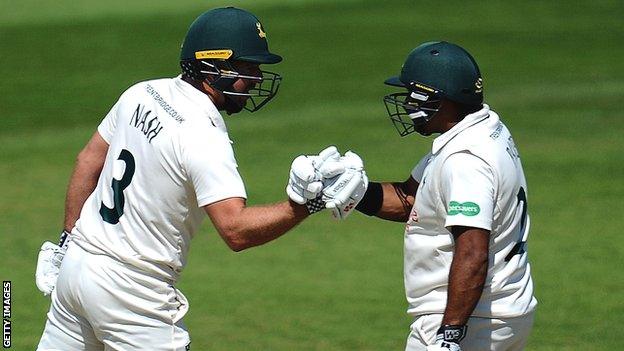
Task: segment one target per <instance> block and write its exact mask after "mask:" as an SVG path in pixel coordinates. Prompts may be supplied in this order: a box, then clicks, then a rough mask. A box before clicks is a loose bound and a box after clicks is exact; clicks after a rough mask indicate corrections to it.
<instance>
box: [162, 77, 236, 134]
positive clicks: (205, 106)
mask: <svg viewBox="0 0 624 351" xmlns="http://www.w3.org/2000/svg"><path fill="white" fill-rule="evenodd" d="M174 82H175V85H176V87H177V88H178V89H180V91H181V92H182V94H184V95H185V96H186V97H187V98H188V99H189V100H191V101H193V102H194V103H196V104H197V105H198V106H199V107H200V108H201V109H202V110H203V113H204V115H205V116H206V117H208V119H210V122H211V123H212V125H213V126H215V127H217V128H218V129H219V130H221V131H223V132H224V133H227V127H226V126H225V121H224V120H223V116H221V113H220V112H219V110H218V109H217V107H216V106H215V104H214V103H213V102H212V100H211V99H210V98H209V97H208V95H206V94H204V93H202V92H201V91H199V90H198V89H197V88H195V87H194V86H192V85H191V84H189V83H187V82H185V81H184V80H183V79H182V75H179V76H177V77H175V78H174Z"/></svg>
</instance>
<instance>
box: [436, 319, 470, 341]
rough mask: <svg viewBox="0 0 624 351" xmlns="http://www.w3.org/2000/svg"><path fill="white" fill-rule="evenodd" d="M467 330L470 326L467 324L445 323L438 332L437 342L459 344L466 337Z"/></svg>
mask: <svg viewBox="0 0 624 351" xmlns="http://www.w3.org/2000/svg"><path fill="white" fill-rule="evenodd" d="M467 330H468V327H467V326H466V325H449V324H445V325H443V326H441V327H440V328H439V329H438V331H437V332H436V343H440V342H447V343H454V344H457V345H459V343H460V342H461V341H462V340H463V339H464V337H466V331H467Z"/></svg>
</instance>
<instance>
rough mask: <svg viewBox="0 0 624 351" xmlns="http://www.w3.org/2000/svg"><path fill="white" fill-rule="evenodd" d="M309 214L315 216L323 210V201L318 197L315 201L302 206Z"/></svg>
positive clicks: (309, 201)
mask: <svg viewBox="0 0 624 351" xmlns="http://www.w3.org/2000/svg"><path fill="white" fill-rule="evenodd" d="M304 206H305V207H306V209H307V211H308V213H309V214H315V213H317V212H320V211H322V210H324V209H325V201H323V199H322V197H321V196H320V195H319V196H318V197H316V198H315V199H312V200H308V201H307V202H306V203H305V205H304Z"/></svg>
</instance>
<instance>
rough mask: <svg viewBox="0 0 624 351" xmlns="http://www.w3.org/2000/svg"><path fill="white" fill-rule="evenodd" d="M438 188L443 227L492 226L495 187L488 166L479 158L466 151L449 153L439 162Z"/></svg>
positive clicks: (488, 227) (489, 227)
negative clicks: (440, 165)
mask: <svg viewBox="0 0 624 351" xmlns="http://www.w3.org/2000/svg"><path fill="white" fill-rule="evenodd" d="M440 188H441V189H440V194H441V197H442V201H443V203H444V205H445V206H446V220H445V227H452V226H466V227H475V228H482V229H486V230H491V229H492V220H493V217H494V202H495V198H496V191H495V189H496V187H495V183H494V174H493V172H492V168H491V167H490V166H489V165H488V164H487V163H486V162H485V161H484V160H483V159H481V158H479V157H477V156H475V155H473V154H470V153H468V152H459V153H455V154H452V155H451V156H449V157H448V158H447V159H446V160H445V161H444V164H443V165H442V169H441V179H440Z"/></svg>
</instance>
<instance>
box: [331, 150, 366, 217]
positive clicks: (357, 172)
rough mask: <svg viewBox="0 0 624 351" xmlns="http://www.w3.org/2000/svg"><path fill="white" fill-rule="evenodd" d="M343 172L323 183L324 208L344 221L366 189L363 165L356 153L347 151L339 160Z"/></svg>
mask: <svg viewBox="0 0 624 351" xmlns="http://www.w3.org/2000/svg"><path fill="white" fill-rule="evenodd" d="M340 163H341V164H342V165H343V166H344V168H345V170H344V172H343V173H342V174H340V175H338V176H335V177H333V178H330V179H327V180H325V181H324V182H323V196H322V199H323V201H325V203H326V204H325V206H326V207H327V208H329V209H331V210H332V215H333V216H334V218H336V219H345V218H347V216H348V215H349V214H351V212H353V209H355V206H357V204H358V203H359V202H360V201H361V200H362V198H363V197H364V193H366V189H367V188H368V177H367V176H366V172H365V171H364V163H363V162H362V159H361V158H360V156H358V155H357V154H356V153H354V152H351V151H347V152H346V153H345V155H344V156H343V157H341V158H340Z"/></svg>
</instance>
